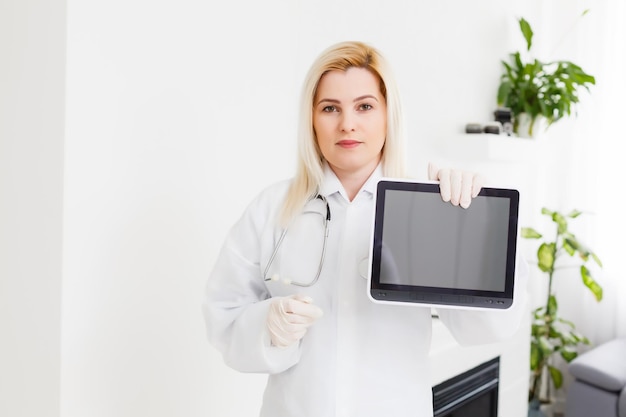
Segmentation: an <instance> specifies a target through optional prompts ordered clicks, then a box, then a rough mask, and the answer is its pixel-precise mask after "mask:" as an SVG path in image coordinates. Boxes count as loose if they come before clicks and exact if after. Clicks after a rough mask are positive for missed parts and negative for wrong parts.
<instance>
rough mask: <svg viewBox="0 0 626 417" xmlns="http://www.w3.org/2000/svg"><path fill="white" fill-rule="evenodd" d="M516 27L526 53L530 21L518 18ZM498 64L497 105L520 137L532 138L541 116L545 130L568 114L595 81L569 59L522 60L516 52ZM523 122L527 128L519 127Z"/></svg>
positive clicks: (530, 40) (530, 34) (531, 37)
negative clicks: (508, 113) (501, 69)
mask: <svg viewBox="0 0 626 417" xmlns="http://www.w3.org/2000/svg"><path fill="white" fill-rule="evenodd" d="M586 13H587V11H585V12H584V13H583V16H584V15H585V14H586ZM519 27H520V30H521V32H522V35H523V36H524V39H525V40H526V52H527V53H530V49H531V47H532V39H533V31H532V28H531V26H530V23H528V22H527V21H526V20H525V19H524V18H520V19H519ZM502 65H503V66H504V72H503V74H502V76H501V77H500V86H499V87H498V97H497V101H498V106H500V107H505V108H508V109H510V111H511V116H512V118H513V132H515V133H517V134H518V136H522V137H534V134H535V133H536V130H535V123H536V122H537V121H538V120H539V119H541V118H543V119H545V124H546V129H547V128H548V127H549V126H550V125H551V124H552V123H555V122H557V121H558V120H560V119H562V118H563V117H565V116H570V115H571V112H572V109H573V107H574V105H575V104H576V103H578V102H579V90H580V89H581V88H584V89H586V90H587V91H589V87H590V86H591V85H593V84H595V83H596V80H595V78H594V77H593V76H592V75H589V74H587V73H586V72H585V71H584V70H583V69H582V68H581V67H580V66H578V65H576V64H574V63H572V62H570V61H552V62H543V61H540V60H538V59H529V60H528V61H527V62H525V61H524V60H523V59H522V55H521V53H520V52H519V51H518V52H515V53H512V54H510V62H507V61H502ZM525 121H526V122H527V126H528V127H523V126H522V125H525V123H524V122H525Z"/></svg>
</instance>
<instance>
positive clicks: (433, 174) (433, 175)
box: [428, 162, 439, 181]
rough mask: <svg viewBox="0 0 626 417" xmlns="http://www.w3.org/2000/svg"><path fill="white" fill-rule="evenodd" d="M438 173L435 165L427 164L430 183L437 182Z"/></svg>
mask: <svg viewBox="0 0 626 417" xmlns="http://www.w3.org/2000/svg"><path fill="white" fill-rule="evenodd" d="M438 173H439V168H438V167H437V165H435V164H433V163H432V162H429V163H428V179H429V180H431V181H438V180H439V178H438V175H437V174H438Z"/></svg>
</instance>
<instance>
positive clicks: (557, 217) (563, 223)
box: [552, 211, 567, 234]
mask: <svg viewBox="0 0 626 417" xmlns="http://www.w3.org/2000/svg"><path fill="white" fill-rule="evenodd" d="M552 221H554V222H555V223H556V224H557V226H558V233H559V234H563V233H566V232H567V220H566V219H565V216H563V215H562V214H561V213H559V212H557V211H555V212H554V213H552Z"/></svg>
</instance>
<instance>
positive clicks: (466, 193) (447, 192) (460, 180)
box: [428, 163, 484, 208]
mask: <svg viewBox="0 0 626 417" xmlns="http://www.w3.org/2000/svg"><path fill="white" fill-rule="evenodd" d="M428 179H429V180H431V181H439V188H440V190H441V199H442V200H443V201H446V202H448V201H449V202H451V203H452V204H453V205H455V206H458V205H460V206H461V207H463V208H468V207H469V206H470V204H471V203H472V198H474V197H476V196H477V195H478V193H480V190H481V188H482V187H483V181H484V180H483V178H482V176H481V175H479V174H476V173H473V172H469V171H460V170H458V169H448V168H442V169H439V168H438V167H437V166H436V165H435V164H433V163H429V164H428Z"/></svg>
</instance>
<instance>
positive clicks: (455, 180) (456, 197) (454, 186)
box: [450, 169, 463, 206]
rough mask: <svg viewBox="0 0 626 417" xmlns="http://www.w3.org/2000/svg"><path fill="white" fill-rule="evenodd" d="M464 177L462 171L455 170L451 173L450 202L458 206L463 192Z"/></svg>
mask: <svg viewBox="0 0 626 417" xmlns="http://www.w3.org/2000/svg"><path fill="white" fill-rule="evenodd" d="M462 187H463V175H462V173H461V171H458V170H456V169H453V170H452V171H451V172H450V202H451V203H452V204H453V205H455V206H458V205H459V202H460V200H461V193H462V191H463V188H462Z"/></svg>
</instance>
